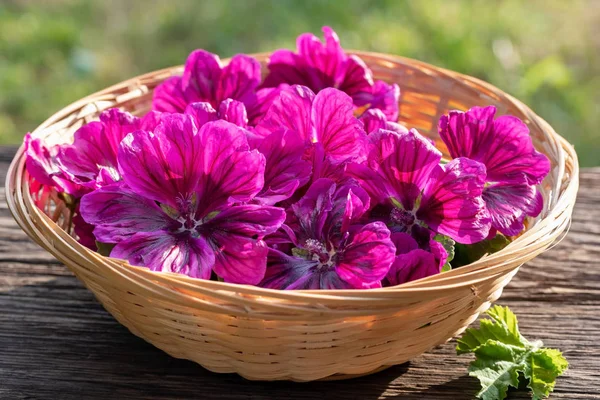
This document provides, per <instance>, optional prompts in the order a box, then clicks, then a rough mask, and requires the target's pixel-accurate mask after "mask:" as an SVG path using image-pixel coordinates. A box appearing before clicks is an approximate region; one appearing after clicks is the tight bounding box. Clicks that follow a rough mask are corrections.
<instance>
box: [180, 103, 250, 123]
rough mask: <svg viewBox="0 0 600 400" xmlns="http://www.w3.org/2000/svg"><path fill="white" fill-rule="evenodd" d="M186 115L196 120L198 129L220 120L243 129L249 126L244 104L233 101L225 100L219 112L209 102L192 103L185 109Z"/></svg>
mask: <svg viewBox="0 0 600 400" xmlns="http://www.w3.org/2000/svg"><path fill="white" fill-rule="evenodd" d="M185 114H188V115H190V116H191V117H192V118H193V119H194V123H195V124H196V127H197V128H200V127H201V126H202V125H204V124H205V123H207V122H211V121H216V120H219V119H222V120H225V121H227V122H231V123H232V124H234V125H237V126H239V127H242V128H246V127H247V126H248V114H247V112H246V107H245V106H244V103H242V102H239V101H236V100H232V99H227V100H223V101H222V102H221V104H220V105H219V110H218V111H216V110H215V109H214V108H213V106H211V105H210V103H207V102H197V103H190V104H188V106H187V107H186V108H185Z"/></svg>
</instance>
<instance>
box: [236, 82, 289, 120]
mask: <svg viewBox="0 0 600 400" xmlns="http://www.w3.org/2000/svg"><path fill="white" fill-rule="evenodd" d="M288 87H289V86H288V85H287V84H285V83H282V84H280V85H279V86H277V87H266V88H263V89H259V90H257V91H256V93H255V95H254V97H253V98H252V100H250V101H248V102H247V103H246V110H247V112H248V122H249V124H250V125H252V126H255V125H257V124H258V123H259V122H260V121H261V120H262V119H263V117H264V116H265V115H266V113H267V111H269V108H270V107H271V105H272V104H273V102H274V101H275V99H277V98H278V97H279V94H280V93H281V91H282V90H284V89H286V88H288Z"/></svg>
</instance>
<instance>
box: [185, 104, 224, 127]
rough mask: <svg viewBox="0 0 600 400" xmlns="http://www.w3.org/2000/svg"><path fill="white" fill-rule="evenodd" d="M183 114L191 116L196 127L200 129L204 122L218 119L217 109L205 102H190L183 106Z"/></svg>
mask: <svg viewBox="0 0 600 400" xmlns="http://www.w3.org/2000/svg"><path fill="white" fill-rule="evenodd" d="M185 114H187V115H189V116H190V117H192V120H193V121H194V125H195V126H196V128H198V129H200V128H201V127H202V126H203V125H204V124H206V123H207V122H211V121H216V120H217V119H219V117H218V115H217V111H216V110H215V109H214V108H213V106H211V105H210V103H207V102H196V103H190V104H189V105H188V106H187V107H186V108H185Z"/></svg>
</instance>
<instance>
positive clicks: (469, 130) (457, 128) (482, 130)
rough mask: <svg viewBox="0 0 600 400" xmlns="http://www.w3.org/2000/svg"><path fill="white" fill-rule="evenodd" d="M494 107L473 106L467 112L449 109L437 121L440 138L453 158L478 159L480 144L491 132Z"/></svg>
mask: <svg viewBox="0 0 600 400" xmlns="http://www.w3.org/2000/svg"><path fill="white" fill-rule="evenodd" d="M495 114H496V107H494V106H488V107H473V108H471V109H470V110H469V111H468V112H466V113H464V112H459V111H450V113H449V114H448V115H447V116H446V115H443V116H442V117H441V118H440V122H439V129H438V130H439V134H440V138H442V140H443V141H444V143H445V144H446V146H447V147H448V151H449V152H450V155H451V156H452V157H453V158H457V157H468V158H471V159H473V160H477V161H479V157H480V153H481V152H482V151H489V150H490V149H488V148H484V146H483V145H482V144H483V143H485V142H486V141H488V140H489V136H490V135H491V134H492V128H493V123H494V115H495Z"/></svg>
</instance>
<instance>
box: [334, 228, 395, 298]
mask: <svg viewBox="0 0 600 400" xmlns="http://www.w3.org/2000/svg"><path fill="white" fill-rule="evenodd" d="M395 254H396V248H395V247H394V244H393V243H392V241H391V239H390V231H389V230H388V229H387V227H386V226H385V224H384V223H382V222H372V223H370V224H368V225H365V226H363V227H361V228H360V230H359V231H358V232H356V233H355V234H354V235H353V236H352V238H351V240H350V243H349V244H348V245H347V247H346V248H345V250H344V252H343V255H342V256H341V259H340V260H339V261H338V264H337V266H336V272H337V273H338V275H339V276H340V277H341V278H342V279H343V280H344V281H346V282H348V283H349V284H351V285H352V286H353V287H355V288H365V284H367V285H369V284H372V283H374V282H378V281H381V280H382V279H383V278H384V277H385V276H386V274H387V273H388V271H389V269H390V266H391V265H392V262H394V258H395Z"/></svg>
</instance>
